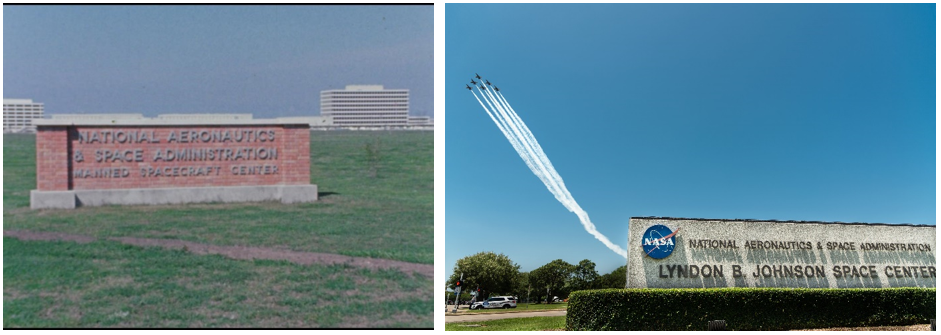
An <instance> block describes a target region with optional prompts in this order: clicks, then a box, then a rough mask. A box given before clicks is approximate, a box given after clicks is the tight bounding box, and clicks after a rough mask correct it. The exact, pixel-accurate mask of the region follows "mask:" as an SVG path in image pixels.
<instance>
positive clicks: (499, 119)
mask: <svg viewBox="0 0 941 335" xmlns="http://www.w3.org/2000/svg"><path fill="white" fill-rule="evenodd" d="M488 83H489V82H488ZM481 86H482V87H483V85H481ZM467 88H468V89H470V91H471V93H472V94H474V98H476V99H477V102H479V103H480V107H482V108H483V109H484V111H486V112H487V115H489V116H490V119H491V120H493V123H495V124H496V125H497V128H499V129H500V132H502V133H503V136H506V138H507V140H509V141H510V145H512V146H513V149H515V150H516V152H517V153H518V154H519V155H520V158H522V159H523V162H525V163H526V166H528V167H529V169H530V170H531V171H533V174H535V175H536V177H538V178H539V180H541V181H542V183H543V184H545V185H546V188H548V189H549V192H551V193H552V195H554V196H555V198H556V200H558V201H559V202H560V203H562V205H563V206H565V208H566V209H568V210H569V211H570V212H572V213H575V215H576V216H578V220H579V221H581V223H582V226H584V228H585V231H587V232H588V233H589V234H591V235H592V236H594V237H595V238H596V239H598V240H599V241H601V243H603V244H604V245H605V246H606V247H608V249H611V251H614V252H615V253H617V254H618V255H621V256H622V257H624V258H627V251H626V250H624V249H623V248H621V247H620V246H618V245H616V244H614V243H612V242H611V240H609V239H608V238H607V237H605V236H604V234H601V232H599V231H598V229H597V228H595V224H593V223H591V219H589V218H588V213H587V212H585V210H583V209H582V208H581V206H579V205H578V203H577V202H575V198H574V197H572V194H571V193H569V191H568V189H567V188H565V182H564V181H562V177H561V176H559V174H558V173H557V172H556V171H555V168H554V167H553V166H552V162H550V161H549V156H546V153H545V152H543V151H542V147H541V146H540V145H539V142H537V141H536V137H535V136H533V133H532V132H531V131H530V130H529V127H527V126H526V123H524V122H523V120H522V119H520V117H519V115H517V114H516V111H515V110H513V107H511V106H510V103H509V102H507V100H506V97H505V96H504V95H503V94H502V93H500V92H498V91H493V90H494V88H489V89H481V88H479V87H476V86H475V87H474V88H477V90H478V91H479V92H480V97H478V96H477V93H475V92H474V90H473V89H471V88H470V86H468V87H467ZM481 97H482V98H483V100H481ZM485 101H486V105H485V104H484V102H485ZM488 107H489V108H488Z"/></svg>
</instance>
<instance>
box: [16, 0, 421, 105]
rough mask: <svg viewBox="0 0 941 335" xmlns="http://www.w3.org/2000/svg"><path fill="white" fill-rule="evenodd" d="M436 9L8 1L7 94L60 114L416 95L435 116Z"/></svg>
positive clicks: (413, 99)
mask: <svg viewBox="0 0 941 335" xmlns="http://www.w3.org/2000/svg"><path fill="white" fill-rule="evenodd" d="M433 20H434V13H433V6H3V97H4V98H27V99H33V100H34V101H38V102H43V103H45V106H46V113H47V114H57V113H79V112H85V113H128V112H135V113H144V114H145V115H148V116H154V115H156V114H158V113H200V112H230V113H254V114H255V117H256V118H265V117H277V116H303V115H318V114H319V113H320V91H321V90H327V89H343V88H344V87H345V86H346V85H348V84H381V85H385V87H386V88H405V89H409V90H410V109H411V112H410V113H411V114H412V115H433V108H432V107H433V106H432V104H433V92H434V87H433V86H434V80H433V72H434V69H433V66H434V41H433V37H434V26H433V23H434V21H433Z"/></svg>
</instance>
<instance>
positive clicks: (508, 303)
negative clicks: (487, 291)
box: [483, 296, 516, 308]
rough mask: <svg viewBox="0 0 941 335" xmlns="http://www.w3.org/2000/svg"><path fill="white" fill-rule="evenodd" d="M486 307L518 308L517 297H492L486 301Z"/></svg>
mask: <svg viewBox="0 0 941 335" xmlns="http://www.w3.org/2000/svg"><path fill="white" fill-rule="evenodd" d="M483 307H484V308H516V297H511V296H501V297H492V298H490V299H487V301H484V303H483Z"/></svg>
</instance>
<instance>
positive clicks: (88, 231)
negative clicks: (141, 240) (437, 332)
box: [3, 131, 434, 264]
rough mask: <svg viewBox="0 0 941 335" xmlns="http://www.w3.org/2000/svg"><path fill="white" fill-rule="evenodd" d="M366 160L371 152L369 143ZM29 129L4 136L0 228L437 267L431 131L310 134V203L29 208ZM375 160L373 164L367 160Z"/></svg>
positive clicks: (32, 172) (32, 173)
mask: <svg viewBox="0 0 941 335" xmlns="http://www.w3.org/2000/svg"><path fill="white" fill-rule="evenodd" d="M376 147H378V149H377V150H376V152H378V158H377V159H372V160H371V159H370V158H369V157H370V150H369V148H376ZM35 148H36V145H35V135H4V137H3V154H4V157H3V158H4V159H3V177H4V183H3V225H4V228H3V229H5V230H34V231H55V232H65V233H73V234H84V235H92V236H96V237H117V236H133V237H148V238H168V239H181V240H187V241H193V242H200V243H209V244H216V245H247V246H260V247H278V248H287V249H291V250H296V251H310V252H327V253H338V254H343V255H349V256H361V257H376V258H386V259H394V260H401V261H406V262H415V263H425V264H433V263H434V134H433V133H432V132H412V131H396V132H312V133H311V183H313V184H317V185H318V191H319V192H320V193H321V199H320V201H318V202H316V203H310V204H294V205H284V204H281V203H275V202H269V203H253V204H194V205H161V206H105V207H86V208H81V207H80V208H77V209H75V210H40V211H37V210H31V209H29V191H30V190H32V189H35V188H36V163H35V157H36V155H35ZM371 162H374V163H371Z"/></svg>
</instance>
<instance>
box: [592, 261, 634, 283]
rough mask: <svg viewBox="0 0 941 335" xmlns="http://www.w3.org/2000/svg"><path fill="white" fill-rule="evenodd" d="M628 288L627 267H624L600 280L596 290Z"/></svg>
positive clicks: (603, 276)
mask: <svg viewBox="0 0 941 335" xmlns="http://www.w3.org/2000/svg"><path fill="white" fill-rule="evenodd" d="M625 287H627V265H623V266H621V267H618V268H617V269H614V271H611V273H608V274H605V275H602V276H601V277H599V278H598V285H597V286H595V288H625Z"/></svg>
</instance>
